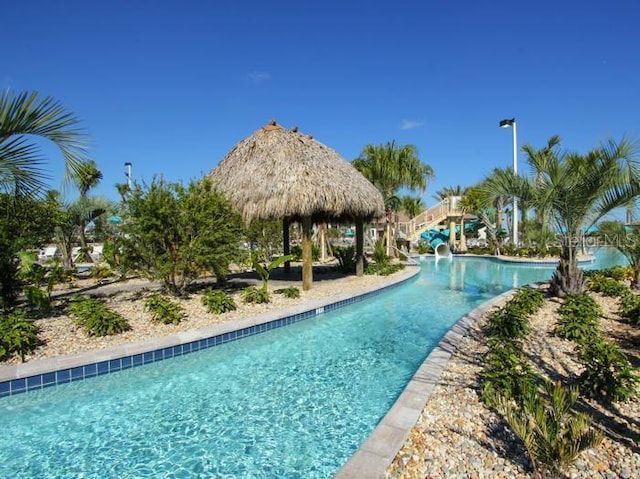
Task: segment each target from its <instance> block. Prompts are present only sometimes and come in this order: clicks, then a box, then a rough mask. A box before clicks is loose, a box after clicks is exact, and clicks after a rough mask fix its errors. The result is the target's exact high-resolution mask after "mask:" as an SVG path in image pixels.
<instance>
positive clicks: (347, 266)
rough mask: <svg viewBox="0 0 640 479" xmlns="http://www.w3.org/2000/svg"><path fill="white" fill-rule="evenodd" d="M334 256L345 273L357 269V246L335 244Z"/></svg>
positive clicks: (353, 271)
mask: <svg viewBox="0 0 640 479" xmlns="http://www.w3.org/2000/svg"><path fill="white" fill-rule="evenodd" d="M333 256H334V257H335V258H336V259H337V260H338V264H339V265H340V271H342V272H343V273H345V274H350V273H355V271H356V247H355V246H334V247H333Z"/></svg>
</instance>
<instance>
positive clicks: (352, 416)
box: [0, 255, 619, 478]
mask: <svg viewBox="0 0 640 479" xmlns="http://www.w3.org/2000/svg"><path fill="white" fill-rule="evenodd" d="M618 260H619V258H617V257H615V256H609V255H600V256H599V259H598V263H597V264H596V265H595V266H608V265H610V264H612V263H613V262H617V261H618ZM552 271H553V268H552V267H546V268H541V267H532V266H529V265H527V266H513V265H505V264H500V263H494V262H492V261H487V260H478V259H470V258H468V259H465V258H455V259H454V260H453V261H449V260H440V261H438V262H436V261H435V260H433V259H429V260H426V261H424V262H422V264H421V273H420V275H419V276H417V277H416V278H415V279H413V280H411V281H409V282H408V283H407V284H405V285H403V286H401V287H398V288H395V289H393V290H391V291H388V292H384V293H381V294H380V295H378V296H376V297H374V298H373V299H371V300H367V301H365V302H362V303H357V304H355V305H352V306H348V307H345V308H342V309H340V310H337V311H335V312H332V313H327V314H324V315H320V316H319V317H316V318H314V319H309V320H306V321H302V322H300V323H296V324H293V325H291V326H287V327H284V328H280V329H276V330H272V331H269V332H267V333H263V334H259V335H256V336H252V337H249V338H245V339H242V340H239V341H236V342H232V343H227V344H225V345H222V346H217V347H214V348H211V349H208V350H204V351H200V352H198V353H193V354H190V355H187V356H181V357H177V358H173V359H170V360H166V361H161V362H158V363H153V364H150V365H147V366H143V367H139V368H135V369H130V370H126V371H122V372H118V373H114V374H110V375H106V376H100V377H97V378H93V379H89V380H86V381H80V382H75V383H71V384H66V385H62V386H56V387H53V388H48V389H44V390H41V391H35V392H30V393H27V394H21V395H17V396H12V397H7V398H3V399H2V400H0V430H2V434H0V477H11V478H16V477H39V478H43V477H62V478H65V477H69V478H72V477H73V478H75V477H114V478H115V477H118V478H119V477H185V478H186V477H304V478H312V477H323V478H324V477H331V476H332V475H333V474H335V472H337V470H338V469H339V468H340V467H341V465H342V464H344V462H346V460H347V459H348V458H349V457H350V456H351V455H352V454H353V453H354V452H355V451H356V450H357V449H358V447H359V446H360V444H361V443H362V442H363V441H364V439H365V438H366V437H367V435H368V434H369V433H370V432H371V431H372V430H373V429H374V428H375V426H376V424H377V423H378V422H379V421H380V419H381V418H382V417H383V416H384V414H385V413H386V411H387V410H388V409H389V407H390V406H391V405H392V404H393V402H394V401H395V399H396V398H397V396H398V395H399V393H400V392H401V391H402V389H403V388H404V386H405V384H406V382H407V381H408V380H409V378H410V377H411V376H412V375H413V372H414V371H415V369H416V368H417V367H418V366H419V365H420V363H421V362H422V361H423V359H424V358H425V357H426V355H427V354H428V353H429V351H430V350H431V349H432V348H433V347H434V346H435V345H436V344H437V343H438V341H439V340H440V339H441V337H442V336H443V335H444V334H445V333H446V331H447V330H448V329H449V328H450V327H451V325H452V324H453V323H455V322H456V321H457V320H458V319H459V318H460V317H461V316H462V315H464V314H465V313H466V312H467V311H469V310H470V309H472V308H474V307H475V306H477V305H478V304H480V303H482V302H483V301H485V300H487V299H489V298H491V297H493V296H494V295H496V294H499V293H501V292H502V291H505V290H507V289H510V288H512V287H513V286H519V285H522V284H526V283H530V282H532V281H538V280H544V279H547V278H549V277H550V274H551V272H552Z"/></svg>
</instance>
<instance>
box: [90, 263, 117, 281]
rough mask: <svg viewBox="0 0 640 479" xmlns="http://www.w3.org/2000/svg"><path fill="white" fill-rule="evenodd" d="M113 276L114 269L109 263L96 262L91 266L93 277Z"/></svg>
mask: <svg viewBox="0 0 640 479" xmlns="http://www.w3.org/2000/svg"><path fill="white" fill-rule="evenodd" d="M111 276H113V270H112V269H111V267H110V266H109V265H106V264H96V265H95V266H93V268H91V277H92V278H93V279H105V278H110V277H111Z"/></svg>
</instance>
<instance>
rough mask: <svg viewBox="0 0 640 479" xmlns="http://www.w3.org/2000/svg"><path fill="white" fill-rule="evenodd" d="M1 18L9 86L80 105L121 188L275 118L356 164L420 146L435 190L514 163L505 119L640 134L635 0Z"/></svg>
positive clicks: (594, 136)
mask: <svg viewBox="0 0 640 479" xmlns="http://www.w3.org/2000/svg"><path fill="white" fill-rule="evenodd" d="M2 18H3V21H2V25H3V28H2V29H0V44H2V45H3V52H2V57H1V58H2V61H1V62H0V87H1V88H2V89H6V88H10V89H11V90H13V91H15V92H19V91H23V90H37V91H39V92H41V93H42V94H43V95H51V96H53V97H55V98H56V99H58V100H60V101H61V102H63V103H64V104H65V105H66V106H67V107H68V108H69V109H70V110H72V111H73V112H74V113H75V114H76V115H77V116H79V117H80V118H81V119H82V122H83V125H84V126H85V127H86V129H87V131H88V133H89V134H90V135H91V138H92V143H93V144H92V148H91V156H92V157H93V158H94V159H95V160H96V162H97V164H98V167H99V168H100V169H101V170H102V171H103V174H104V179H103V182H102V185H101V186H100V187H99V188H98V190H97V193H99V194H102V195H106V196H109V197H111V198H113V199H116V198H117V193H116V191H115V188H114V184H115V183H117V182H124V181H125V176H124V163H125V162H131V163H132V164H133V167H132V171H133V176H134V178H135V179H137V180H140V179H145V180H150V179H151V178H152V177H153V175H162V176H164V177H165V178H166V179H169V180H175V181H177V180H183V181H187V180H189V179H192V178H199V177H201V176H202V175H203V174H205V173H207V172H209V171H210V170H211V169H212V168H214V167H215V166H216V164H217V163H218V162H219V161H220V160H221V159H222V158H223V157H224V155H225V154H226V153H227V152H228V151H229V150H230V149H231V148H232V147H233V145H234V144H235V143H237V142H238V141H240V140H241V139H243V138H245V137H247V136H248V135H250V134H251V133H252V132H253V131H254V130H256V129H257V128H259V127H261V126H263V125H265V124H266V123H267V122H268V121H269V119H271V118H275V119H276V120H277V121H278V123H280V124H282V125H284V126H286V127H293V126H298V127H299V128H300V130H301V131H302V132H304V133H309V134H313V135H314V137H315V138H317V139H318V140H319V141H321V142H323V143H325V144H327V145H329V146H330V147H332V148H334V149H335V150H337V151H338V152H339V153H340V154H341V155H342V156H343V157H344V158H345V159H347V160H352V159H354V158H356V157H357V156H358V154H359V153H360V151H361V150H362V148H363V146H364V145H366V144H368V143H384V142H387V141H391V140H396V141H397V142H398V143H401V144H405V143H412V144H414V145H416V146H417V148H418V150H419V153H420V158H421V159H422V160H423V161H424V162H425V163H428V164H429V165H431V166H432V168H433V169H434V170H435V173H436V179H435V180H434V181H432V182H431V184H430V185H429V188H428V191H427V192H426V193H424V195H423V196H424V198H425V200H426V201H427V203H428V204H433V203H434V201H433V199H432V198H431V195H432V194H433V193H434V191H436V190H437V189H439V188H441V187H443V186H448V185H455V184H462V185H465V186H466V185H470V184H473V183H475V182H477V181H479V180H481V179H482V178H483V177H484V176H485V175H486V174H488V173H489V172H490V171H491V169H492V168H494V167H496V166H509V165H510V164H511V162H512V143H511V141H512V136H511V130H503V129H500V128H498V123H499V121H500V120H502V119H504V118H511V117H515V118H516V121H517V125H518V143H519V145H520V146H521V145H522V144H523V143H530V144H532V145H534V146H542V145H543V144H544V143H545V142H546V140H547V139H548V138H549V137H550V136H551V135H554V134H558V135H560V136H561V137H562V138H563V146H564V147H566V148H568V149H572V150H578V151H583V152H584V151H587V150H589V149H591V148H593V147H595V146H597V145H598V143H599V142H600V141H602V140H605V139H607V138H609V137H613V138H615V139H619V138H621V137H622V136H623V135H625V134H626V135H630V136H633V137H636V138H638V137H640V87H639V85H640V54H639V53H638V45H640V26H639V23H640V3H639V2H637V1H636V0H610V1H608V2H604V1H594V0H582V1H573V0H569V1H561V0H560V1H559V0H555V1H548V0H541V1H536V2H514V1H503V0H496V1H491V0H490V1H484V2H480V1H467V0H462V1H457V2H425V1H413V0H411V1H406V0H405V1H397V2H390V1H385V2H382V1H367V2H348V1H344V0H343V1H339V2H338V1H333V0H329V1H315V2H307V1H301V0H298V1H295V2H294V1H276V0H274V1H270V2H266V1H253V0H251V1H245V2H241V1H214V2H205V1H201V2H199V1H192V2H184V1H183V2H178V1H126V2H125V1H119V0H115V1H109V2H87V1H56V2H51V1H46V2H45V1H40V0H31V1H29V2H8V3H6V4H5V5H3V8H2ZM44 149H45V150H44V151H45V152H46V154H47V155H49V156H48V157H49V158H50V160H49V161H48V163H47V165H48V167H49V169H50V170H51V175H52V181H51V184H52V186H53V187H58V186H59V181H60V177H61V173H62V165H63V162H62V159H61V157H60V156H59V155H58V154H57V153H56V151H55V150H54V149H51V148H49V147H47V146H45V147H44ZM519 159H520V168H521V171H522V170H524V157H523V155H522V154H521V155H520V156H519Z"/></svg>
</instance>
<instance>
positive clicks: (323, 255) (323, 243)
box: [318, 223, 327, 263]
mask: <svg viewBox="0 0 640 479" xmlns="http://www.w3.org/2000/svg"><path fill="white" fill-rule="evenodd" d="M318 230H319V233H320V234H319V237H320V261H322V262H323V263H324V262H325V261H327V234H326V230H327V225H326V223H321V224H319V225H318Z"/></svg>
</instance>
